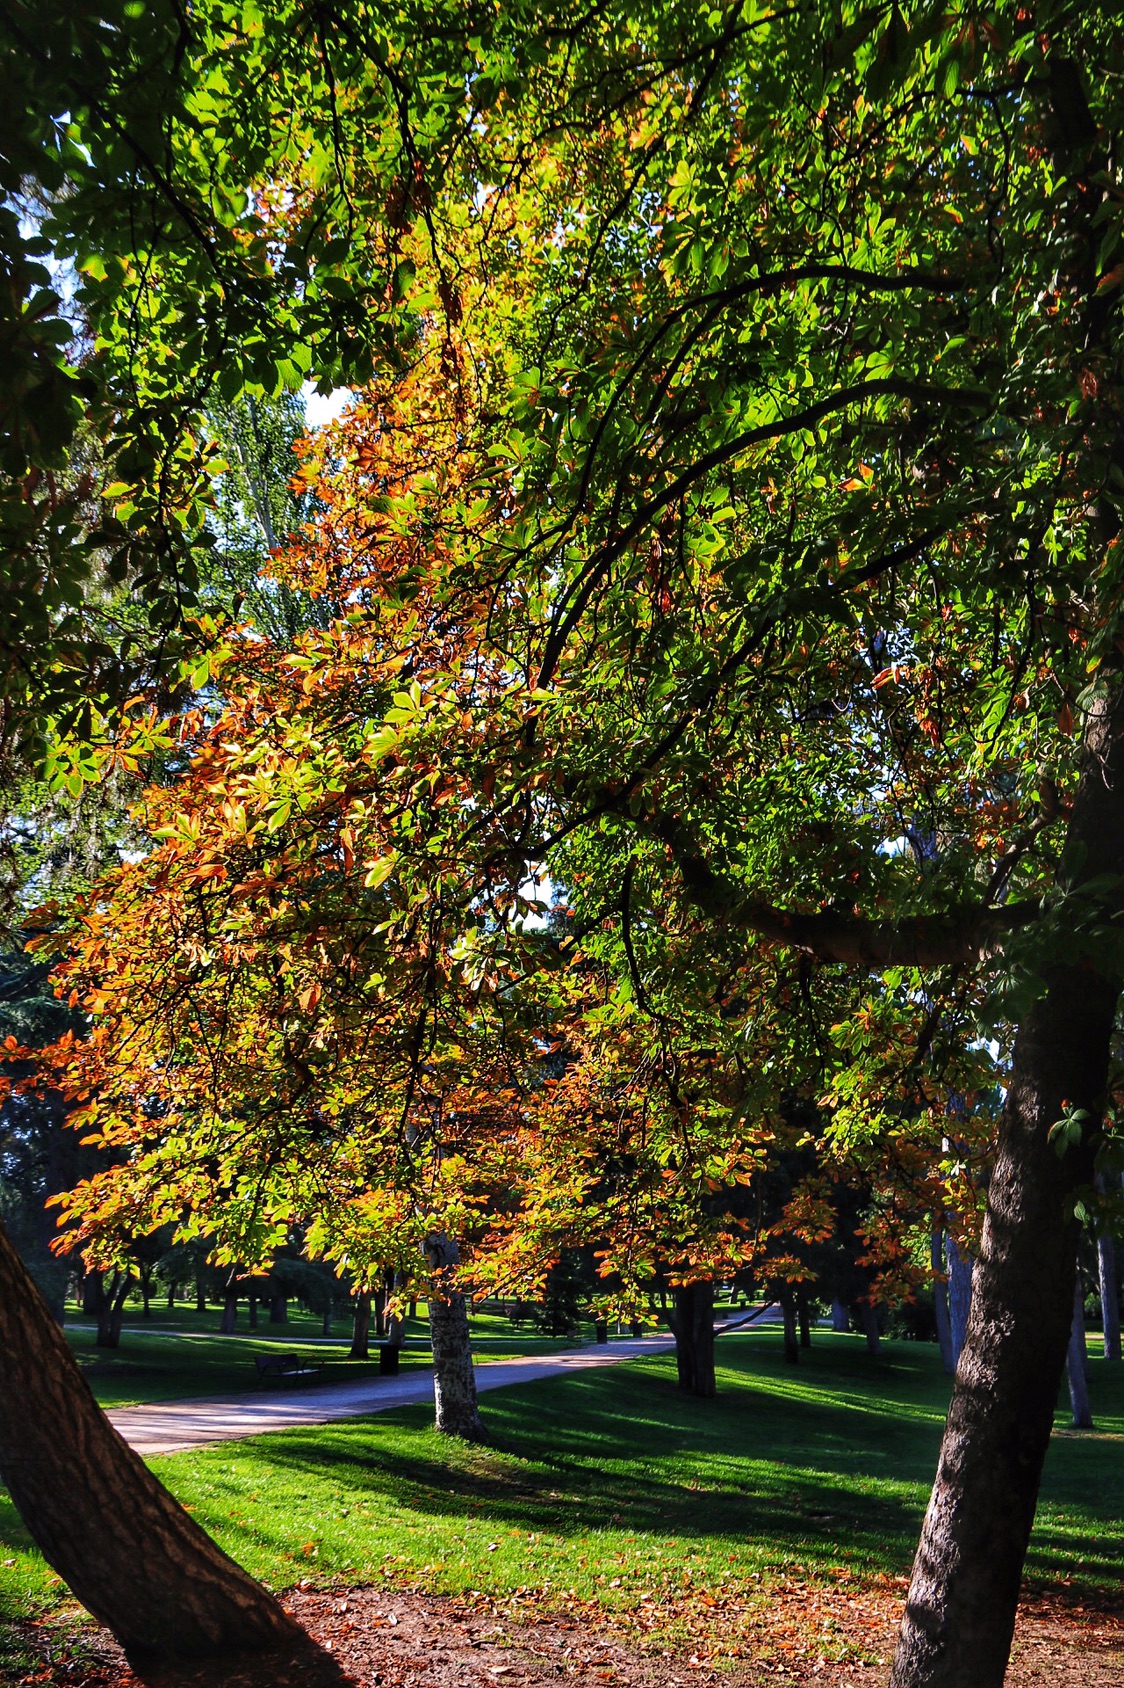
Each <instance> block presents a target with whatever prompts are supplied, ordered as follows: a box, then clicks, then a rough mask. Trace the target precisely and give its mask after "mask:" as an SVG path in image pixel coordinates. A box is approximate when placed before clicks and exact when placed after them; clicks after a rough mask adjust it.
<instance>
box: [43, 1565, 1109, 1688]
mask: <svg viewBox="0 0 1124 1688" xmlns="http://www.w3.org/2000/svg"><path fill="white" fill-rule="evenodd" d="M901 1594H902V1591H901V1589H900V1587H897V1586H895V1585H893V1584H890V1583H888V1584H887V1585H885V1586H883V1585H877V1584H876V1585H874V1586H871V1585H860V1584H858V1583H853V1584H843V1585H837V1586H833V1587H821V1586H813V1585H808V1584H804V1583H797V1582H792V1583H782V1584H780V1585H777V1586H774V1587H770V1588H768V1589H766V1590H762V1592H761V1594H760V1596H759V1597H756V1598H754V1599H752V1600H750V1601H741V1602H739V1601H735V1600H722V1599H711V1597H709V1596H706V1595H702V1594H699V1595H697V1596H695V1597H694V1598H693V1599H692V1598H680V1599H679V1600H677V1601H676V1603H675V1606H674V1608H673V1609H669V1608H667V1607H665V1606H659V1607H656V1606H653V1607H652V1609H650V1610H645V1609H644V1608H641V1609H640V1611H639V1612H628V1613H620V1614H616V1615H612V1614H608V1613H606V1612H605V1611H604V1610H603V1609H602V1608H599V1607H583V1606H579V1605H574V1606H571V1607H570V1608H568V1609H567V1610H566V1611H564V1612H561V1613H560V1612H559V1611H558V1610H557V1609H554V1610H550V1609H546V1608H544V1607H543V1606H542V1605H541V1604H540V1603H539V1602H538V1600H537V1599H536V1598H535V1596H533V1595H530V1594H528V1595H527V1596H525V1597H515V1598H510V1599H503V1600H494V1599H490V1598H487V1597H485V1596H473V1595H470V1596H467V1597H460V1598H442V1597H438V1596H434V1595H428V1594H422V1593H417V1592H409V1591H399V1590H390V1589H387V1588H385V1587H384V1588H352V1589H344V1588H340V1589H336V1590H324V1589H313V1588H309V1587H305V1588H296V1589H292V1590H290V1591H289V1592H288V1593H287V1594H286V1595H284V1596H283V1597H282V1598H283V1603H284V1605H285V1606H286V1607H287V1609H289V1610H290V1611H291V1612H292V1614H293V1616H294V1617H295V1618H296V1619H297V1620H298V1622H299V1623H300V1624H301V1625H302V1627H303V1628H304V1629H305V1631H306V1632H307V1634H308V1637H309V1645H308V1647H307V1649H305V1650H304V1651H302V1652H301V1653H299V1654H296V1655H293V1656H290V1657H286V1658H280V1657H278V1656H276V1655H274V1656H273V1657H271V1658H270V1659H269V1660H268V1661H266V1660H246V1661H238V1660H233V1659H227V1660H225V1661H223V1663H222V1665H221V1666H219V1667H210V1668H207V1669H194V1670H175V1671H168V1670H166V1669H163V1670H149V1669H146V1668H145V1667H144V1666H143V1665H140V1664H138V1665H137V1668H136V1669H135V1670H134V1669H132V1668H130V1666H129V1664H128V1663H127V1662H126V1660H125V1658H124V1655H123V1654H122V1653H121V1651H120V1649H119V1648H118V1647H116V1645H115V1644H114V1643H113V1642H112V1641H111V1640H110V1639H109V1638H108V1637H107V1636H106V1635H105V1632H104V1631H99V1630H87V1631H85V1632H84V1633H83V1635H82V1636H81V1638H80V1639H79V1638H77V1637H76V1635H75V1631H74V1629H73V1627H72V1626H70V1625H66V1626H63V1625H60V1623H59V1622H58V1621H57V1620H54V1621H49V1622H44V1623H42V1624H29V1625H25V1626H21V1640H22V1641H23V1643H24V1646H25V1648H26V1656H28V1657H29V1659H34V1661H35V1662H34V1663H33V1664H31V1665H30V1667H29V1668H28V1669H26V1670H25V1671H22V1672H21V1673H20V1674H18V1675H17V1676H16V1677H15V1682H16V1683H18V1684H19V1685H20V1688H32V1685H35V1688H62V1685H63V1684H66V1685H67V1688H142V1685H143V1688H547V1685H550V1688H876V1685H878V1684H881V1683H884V1682H885V1680H886V1674H887V1670H888V1666H889V1659H890V1654H891V1650H892V1647H893V1640H894V1633H895V1629H896V1625H897V1619H898V1614H899V1611H900V1602H901ZM1122 1677H1124V1615H1122V1614H1121V1612H1120V1611H1114V1610H1112V1609H1107V1608H1105V1609H1102V1608H1091V1607H1087V1606H1081V1605H1076V1604H1067V1603H1063V1602H1061V1601H1059V1600H1057V1599H1044V1598H1040V1599H1037V1600H1033V1601H1031V1602H1030V1603H1029V1604H1028V1605H1027V1606H1026V1608H1025V1609H1024V1611H1023V1613H1022V1615H1021V1617H1020V1621H1019V1626H1018V1630H1017V1634H1016V1641H1015V1648H1014V1653H1013V1656H1012V1661H1011V1666H1010V1669H1009V1670H1008V1673H1007V1684H1008V1688H1039V1685H1041V1684H1047V1683H1048V1684H1050V1688H1119V1684H1120V1682H1121V1680H1122Z"/></svg>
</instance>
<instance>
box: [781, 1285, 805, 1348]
mask: <svg viewBox="0 0 1124 1688" xmlns="http://www.w3.org/2000/svg"><path fill="white" fill-rule="evenodd" d="M780 1303H781V1319H782V1323H783V1328H784V1357H785V1359H786V1360H787V1362H788V1364H789V1365H790V1366H795V1365H799V1363H800V1341H799V1338H798V1337H797V1334H796V1298H795V1296H794V1295H793V1293H792V1285H791V1284H782V1285H781V1286H780Z"/></svg>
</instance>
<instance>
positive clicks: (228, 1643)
mask: <svg viewBox="0 0 1124 1688" xmlns="http://www.w3.org/2000/svg"><path fill="white" fill-rule="evenodd" d="M0 1354H2V1355H3V1364H2V1365H0V1479H2V1480H3V1482H4V1483H5V1484H6V1485H7V1487H8V1489H9V1491H10V1493H11V1496H12V1499H13V1501H14V1502H15V1505H16V1507H17V1509H18V1511H19V1513H20V1516H21V1517H22V1519H23V1521H24V1523H25V1524H26V1525H27V1528H28V1530H29V1531H30V1533H31V1535H32V1537H33V1539H34V1541H35V1543H36V1545H37V1546H38V1548H39V1550H40V1552H41V1553H42V1554H43V1556H44V1558H45V1559H46V1560H47V1562H48V1564H50V1565H51V1566H52V1568H53V1569H54V1570H55V1571H57V1572H58V1574H59V1576H60V1577H62V1579H63V1581H64V1582H65V1583H67V1584H68V1586H69V1587H70V1588H71V1590H72V1591H73V1592H74V1594H75V1595H76V1596H77V1598H78V1599H79V1600H80V1601H81V1602H82V1604H83V1605H84V1606H85V1607H86V1608H87V1609H88V1610H89V1611H90V1612H92V1613H93V1615H94V1617H95V1618H97V1620H98V1621H99V1623H103V1624H105V1625H106V1627H107V1628H108V1629H110V1630H112V1632H113V1634H114V1635H115V1636H116V1637H117V1639H118V1641H120V1642H121V1644H122V1645H123V1646H124V1647H125V1648H126V1650H127V1651H128V1653H129V1655H130V1657H132V1658H136V1659H138V1660H141V1659H145V1658H148V1659H163V1658H173V1657H190V1656H194V1655H199V1654H205V1653H214V1652H222V1651H226V1650H234V1649H238V1648H249V1647H258V1648H263V1647H269V1646H276V1645H280V1644H282V1643H286V1642H288V1643H292V1642H295V1641H296V1640H297V1638H298V1637H299V1635H300V1631H298V1630H297V1628H296V1626H295V1625H294V1624H293V1623H292V1622H291V1621H290V1620H289V1619H288V1618H287V1617H286V1616H285V1614H284V1612H282V1610H281V1608H280V1606H278V1605H277V1603H276V1601H274V1600H273V1598H272V1597H271V1596H270V1595H269V1594H267V1592H266V1591H265V1589H263V1588H262V1587H261V1586H260V1585H259V1584H258V1583H256V1582H254V1581H253V1579H252V1578H251V1577H248V1576H247V1575H246V1573H245V1571H243V1570H242V1568H241V1567H240V1566H239V1565H236V1564H235V1562H234V1560H233V1559H230V1558H228V1557H227V1555H226V1554H225V1553H224V1552H223V1551H222V1549H221V1548H220V1547H218V1546H217V1544H216V1543H215V1542H213V1541H212V1540H211V1539H210V1537H209V1536H207V1535H206V1534H205V1533H204V1532H203V1531H202V1530H201V1529H200V1528H199V1526H198V1524H196V1523H195V1522H194V1521H193V1520H192V1519H191V1518H190V1517H189V1516H188V1514H187V1513H186V1512H185V1511H184V1510H183V1508H182V1507H181V1506H180V1505H179V1503H178V1501H176V1500H174V1499H173V1498H172V1496H171V1495H170V1494H169V1493H168V1491H167V1489H165V1488H164V1487H163V1485H162V1484H161V1483H159V1482H158V1481H157V1479H156V1478H155V1477H154V1476H153V1474H152V1473H151V1471H149V1469H148V1467H147V1466H146V1465H145V1464H144V1462H143V1460H142V1459H141V1458H140V1457H139V1455H137V1454H135V1453H134V1452H133V1450H132V1449H131V1448H130V1447H128V1445H127V1444H126V1443H125V1442H123V1441H122V1439H121V1437H120V1436H119V1435H118V1434H117V1432H116V1430H114V1428H113V1426H112V1425H111V1424H110V1422H109V1420H108V1419H107V1418H106V1416H105V1414H104V1413H103V1412H102V1410H101V1408H100V1407H99V1406H98V1405H97V1403H96V1402H95V1401H94V1398H93V1396H92V1395H91V1393H90V1389H89V1385H88V1384H87V1383H86V1380H85V1378H84V1377H83V1376H82V1374H81V1371H80V1370H79V1368H78V1366H77V1365H76V1364H75V1361H74V1358H73V1356H72V1355H71V1352H70V1349H69V1348H68V1346H67V1343H66V1340H65V1338H64V1337H63V1335H62V1333H61V1331H60V1330H59V1328H58V1326H57V1325H56V1324H55V1323H54V1321H53V1320H52V1319H51V1317H50V1314H49V1313H48V1311H47V1308H46V1306H45V1304H44V1302H43V1299H42V1297H41V1296H40V1294H39V1291H38V1290H37V1289H36V1287H35V1284H34V1283H33V1282H32V1280H31V1278H30V1276H29V1274H28V1272H27V1270H26V1268H25V1267H24V1265H23V1263H22V1261H21V1260H20V1258H19V1256H18V1255H17V1254H16V1252H15V1250H14V1248H13V1247H12V1245H11V1243H10V1241H9V1240H8V1237H7V1234H6V1233H5V1231H4V1229H3V1227H2V1226H0Z"/></svg>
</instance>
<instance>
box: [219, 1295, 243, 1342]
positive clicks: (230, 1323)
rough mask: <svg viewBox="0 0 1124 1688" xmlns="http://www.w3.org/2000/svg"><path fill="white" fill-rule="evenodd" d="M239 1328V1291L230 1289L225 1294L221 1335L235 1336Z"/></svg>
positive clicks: (220, 1326) (220, 1324) (220, 1322)
mask: <svg viewBox="0 0 1124 1688" xmlns="http://www.w3.org/2000/svg"><path fill="white" fill-rule="evenodd" d="M237 1329H238V1291H237V1290H236V1289H228V1290H227V1292H226V1294H225V1295H224V1296H223V1302H222V1319H221V1320H220V1321H219V1335H220V1336H233V1335H234V1333H235V1331H236V1330H237Z"/></svg>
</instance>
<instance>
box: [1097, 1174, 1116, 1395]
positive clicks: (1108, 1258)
mask: <svg viewBox="0 0 1124 1688" xmlns="http://www.w3.org/2000/svg"><path fill="white" fill-rule="evenodd" d="M1097 1187H1098V1189H1102V1190H1103V1189H1104V1187H1105V1180H1104V1178H1103V1177H1098V1179H1097ZM1097 1277H1098V1279H1099V1288H1100V1296H1101V1333H1102V1335H1101V1340H1102V1346H1103V1349H1104V1357H1105V1359H1106V1360H1114V1361H1116V1362H1117V1363H1119V1360H1120V1279H1119V1277H1118V1275H1117V1270H1116V1244H1115V1243H1114V1241H1113V1237H1112V1228H1111V1226H1110V1224H1109V1222H1108V1221H1107V1220H1105V1221H1104V1223H1103V1224H1102V1225H1101V1229H1100V1233H1099V1235H1098V1237H1097Z"/></svg>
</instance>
